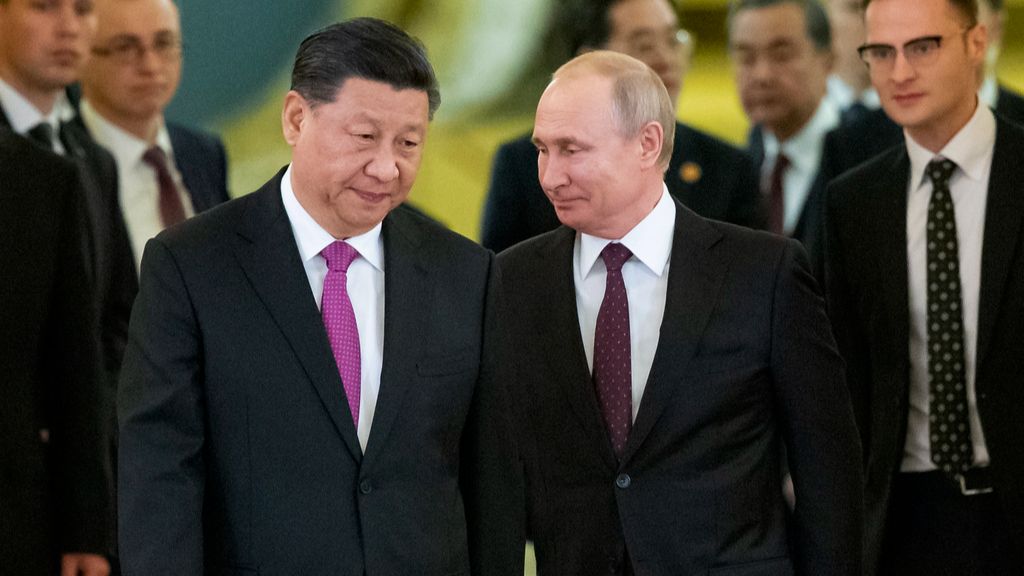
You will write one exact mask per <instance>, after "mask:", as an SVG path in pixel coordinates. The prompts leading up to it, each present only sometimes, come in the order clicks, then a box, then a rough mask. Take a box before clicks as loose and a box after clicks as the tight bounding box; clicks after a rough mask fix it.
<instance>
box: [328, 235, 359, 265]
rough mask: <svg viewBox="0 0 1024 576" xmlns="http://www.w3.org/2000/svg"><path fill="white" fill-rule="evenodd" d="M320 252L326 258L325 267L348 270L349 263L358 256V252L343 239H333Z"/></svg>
mask: <svg viewBox="0 0 1024 576" xmlns="http://www.w3.org/2000/svg"><path fill="white" fill-rule="evenodd" d="M320 254H321V255H322V256H323V257H324V260H327V269H328V270H336V271H338V272H343V273H344V272H348V267H349V264H352V261H353V260H355V259H356V258H358V257H359V252H358V251H357V250H356V249H355V248H353V247H352V246H351V245H350V244H348V243H347V242H345V241H344V240H335V241H334V242H332V243H330V244H328V245H327V247H326V248H324V249H323V251H322V252H320Z"/></svg>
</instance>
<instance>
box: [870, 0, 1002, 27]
mask: <svg viewBox="0 0 1024 576" xmlns="http://www.w3.org/2000/svg"><path fill="white" fill-rule="evenodd" d="M948 2H949V5H950V6H952V7H953V9H954V10H956V11H957V12H959V13H960V15H961V16H963V17H964V23H965V24H967V27H968V28H973V27H974V25H975V24H977V23H978V0H948ZM997 3H998V5H999V6H1002V0H990V1H989V3H988V4H989V6H991V7H992V10H993V11H995V12H998V11H999V10H1000V8H997V7H996V6H997ZM868 4H871V0H864V5H863V8H864V10H867V9H868Z"/></svg>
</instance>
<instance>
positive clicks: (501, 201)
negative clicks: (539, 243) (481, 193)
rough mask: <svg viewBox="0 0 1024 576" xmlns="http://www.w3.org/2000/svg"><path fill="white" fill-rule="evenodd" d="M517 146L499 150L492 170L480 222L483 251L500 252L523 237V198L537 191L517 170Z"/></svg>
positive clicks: (508, 146)
mask: <svg viewBox="0 0 1024 576" xmlns="http://www.w3.org/2000/svg"><path fill="white" fill-rule="evenodd" d="M516 156H517V151H516V147H515V146H514V145H511V144H506V145H504V146H502V147H501V148H499V149H498V152H497V154H495V156H494V166H493V167H492V168H491V183H490V187H489V188H488V190H487V197H486V198H485V199H484V214H483V222H482V224H481V231H480V243H481V244H483V246H484V248H487V249H490V250H493V251H494V252H501V251H502V250H504V249H506V248H508V247H509V246H512V245H513V244H516V243H518V242H519V241H521V240H524V239H525V238H523V237H522V232H521V230H523V229H524V228H525V227H526V223H524V222H522V219H523V218H525V217H526V215H525V213H524V210H523V208H524V206H525V203H524V202H523V200H522V195H523V194H526V193H527V192H529V191H531V190H533V189H534V188H536V187H537V186H536V185H529V186H528V185H527V183H524V182H523V181H522V177H521V176H522V174H521V171H520V170H519V169H518V166H520V162H517V157H516Z"/></svg>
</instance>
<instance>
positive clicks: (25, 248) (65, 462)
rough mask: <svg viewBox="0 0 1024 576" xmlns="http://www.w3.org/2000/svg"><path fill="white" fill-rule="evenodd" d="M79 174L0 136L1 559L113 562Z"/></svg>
mask: <svg viewBox="0 0 1024 576" xmlns="http://www.w3.org/2000/svg"><path fill="white" fill-rule="evenodd" d="M82 201H83V199H82V195H81V191H80V189H79V181H78V176H77V174H76V169H75V166H74V165H73V164H72V163H71V162H68V161H67V160H65V159H62V158H59V157H57V156H56V155H53V154H50V153H48V152H44V151H42V150H40V149H38V148H37V147H36V146H35V145H33V144H31V143H29V142H28V141H27V140H25V139H23V138H21V137H19V136H15V135H13V134H11V133H8V132H7V130H6V129H2V128H0V206H3V208H2V209H0V246H3V249H0V270H3V273H0V326H2V327H3V329H2V330H0V379H2V381H3V401H2V402H0V558H3V566H4V568H3V570H4V572H5V573H10V574H24V575H28V576H44V575H49V574H52V573H55V572H54V566H57V565H58V564H56V562H57V559H58V557H59V555H60V554H61V553H65V552H90V553H94V554H109V553H110V552H111V551H112V544H113V542H112V537H111V536H112V534H113V526H112V520H113V511H112V508H113V482H112V477H111V467H110V465H109V461H108V460H107V459H106V458H105V454H106V447H105V443H104V431H105V427H104V426H105V424H106V420H105V418H104V417H103V414H104V413H105V410H106V409H107V405H106V400H107V396H106V394H105V392H106V388H105V387H104V386H102V384H101V378H100V370H101V363H100V350H99V348H98V345H97V339H96V333H97V327H96V317H95V308H94V306H93V297H92V289H91V282H90V281H89V274H88V265H87V262H86V252H85V242H84V240H85V237H86V229H85V222H84V219H83V213H84V207H83V206H82V205H81V203H82Z"/></svg>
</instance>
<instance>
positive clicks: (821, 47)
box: [727, 0, 870, 52]
mask: <svg viewBox="0 0 1024 576" xmlns="http://www.w3.org/2000/svg"><path fill="white" fill-rule="evenodd" d="M869 1H870V0H866V2H869ZM780 4H796V5H797V6H799V7H800V8H801V9H803V12H804V26H805V27H806V31H807V37H808V38H809V39H810V40H811V43H812V44H814V47H815V48H816V49H817V50H818V51H819V52H820V51H825V50H831V49H832V27H831V26H830V25H829V23H828V14H827V13H826V12H825V7H824V6H822V5H821V2H819V1H818V0H733V2H731V3H730V4H729V16H728V24H727V26H728V29H729V31H730V33H731V31H732V23H733V20H735V19H736V15H737V14H739V13H740V12H742V11H744V10H751V9H755V8H768V7H770V6H778V5H780ZM866 5H867V4H866V3H865V6H866Z"/></svg>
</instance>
